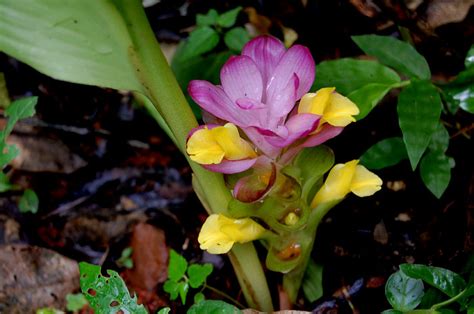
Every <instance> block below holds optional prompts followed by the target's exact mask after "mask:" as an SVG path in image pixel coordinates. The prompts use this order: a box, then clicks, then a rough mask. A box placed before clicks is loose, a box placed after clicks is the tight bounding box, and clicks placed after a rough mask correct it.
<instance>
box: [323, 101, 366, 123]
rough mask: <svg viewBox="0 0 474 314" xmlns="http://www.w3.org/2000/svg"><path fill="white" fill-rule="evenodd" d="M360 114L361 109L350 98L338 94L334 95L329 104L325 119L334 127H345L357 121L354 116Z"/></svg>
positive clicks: (324, 115)
mask: <svg viewBox="0 0 474 314" xmlns="http://www.w3.org/2000/svg"><path fill="white" fill-rule="evenodd" d="M358 114H359V108H358V107H357V105H356V104H354V103H353V102H352V101H351V100H350V99H349V98H347V97H344V96H342V95H341V94H338V93H332V94H331V97H330V100H329V104H328V106H326V110H325V111H324V114H323V119H324V121H326V122H327V123H329V124H330V125H333V126H338V127H344V126H346V125H348V124H349V123H351V122H354V121H355V119H354V118H353V117H352V116H355V115H358Z"/></svg>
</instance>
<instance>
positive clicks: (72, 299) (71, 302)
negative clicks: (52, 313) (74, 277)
mask: <svg viewBox="0 0 474 314" xmlns="http://www.w3.org/2000/svg"><path fill="white" fill-rule="evenodd" d="M87 304H88V302H87V300H86V297H85V296H84V295H83V294H82V293H76V294H71V293H68V294H67V295H66V309H67V310H68V311H71V312H74V311H79V310H80V309H82V308H83V307H84V306H86V305H87Z"/></svg>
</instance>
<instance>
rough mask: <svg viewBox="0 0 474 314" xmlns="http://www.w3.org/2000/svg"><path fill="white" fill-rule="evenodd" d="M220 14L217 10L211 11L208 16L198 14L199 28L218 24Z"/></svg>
mask: <svg viewBox="0 0 474 314" xmlns="http://www.w3.org/2000/svg"><path fill="white" fill-rule="evenodd" d="M218 17H219V14H218V13H217V11H216V10H214V9H210V10H209V11H208V12H207V14H205V15H204V14H197V15H196V24H197V25H198V26H212V25H214V24H216V22H217V18H218Z"/></svg>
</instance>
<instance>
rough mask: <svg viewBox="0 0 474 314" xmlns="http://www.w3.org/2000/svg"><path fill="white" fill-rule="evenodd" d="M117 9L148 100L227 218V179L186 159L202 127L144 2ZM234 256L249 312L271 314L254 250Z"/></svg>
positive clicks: (119, 3)
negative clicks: (267, 313) (189, 140)
mask: <svg viewBox="0 0 474 314" xmlns="http://www.w3.org/2000/svg"><path fill="white" fill-rule="evenodd" d="M114 4H115V6H116V7H117V8H118V9H119V11H120V12H121V14H122V16H123V18H124V20H125V23H126V24H127V26H128V29H129V33H130V38H131V41H132V42H133V46H132V47H129V56H130V59H131V61H132V62H133V64H134V66H135V68H136V73H137V74H136V75H137V77H138V78H139V80H140V82H141V83H142V85H143V88H144V91H145V94H146V96H147V97H148V98H150V100H151V102H152V103H153V105H154V106H155V107H156V109H157V111H158V112H159V113H160V115H161V116H162V117H163V120H164V122H165V123H166V124H167V125H168V127H169V130H170V131H171V133H172V134H173V136H174V141H175V143H176V145H177V146H178V148H179V149H180V151H181V152H183V153H184V155H185V156H186V158H187V160H188V162H189V164H190V166H191V168H192V170H193V172H194V174H195V178H196V182H197V184H199V186H200V187H201V191H202V193H203V194H204V195H202V196H203V197H204V198H205V200H206V201H207V202H208V205H209V207H210V209H211V210H212V212H214V213H226V212H227V206H228V203H229V200H230V199H231V195H230V192H229V190H228V189H227V188H226V186H225V184H224V179H223V176H222V175H221V174H217V173H213V172H209V171H207V170H205V169H204V168H202V167H201V166H200V165H198V164H196V163H194V162H192V161H191V160H190V159H189V157H188V156H187V155H186V153H185V152H186V138H187V136H188V132H189V131H190V130H191V129H192V128H194V127H196V126H197V121H196V118H195V117H194V114H193V112H192V110H191V109H190V107H189V104H188V103H187V101H186V99H185V97H184V95H183V92H182V91H181V88H180V87H179V85H178V83H177V81H176V78H175V76H174V74H173V73H172V71H171V69H170V67H169V65H168V63H167V61H166V59H165V57H164V55H163V53H162V51H161V49H160V46H159V44H158V42H157V41H156V38H155V34H154V33H153V31H152V29H151V27H150V24H149V23H148V20H147V18H146V15H145V12H144V10H143V7H142V4H141V1H138V0H134V1H132V0H116V1H114ZM229 256H230V259H231V262H232V264H233V266H234V270H235V272H236V275H237V278H238V279H239V283H240V284H241V287H242V290H243V293H244V296H245V299H246V300H247V303H248V304H249V306H251V307H254V308H256V309H260V310H264V311H271V310H272V302H271V297H270V291H269V289H268V285H267V282H266V278H265V275H264V272H263V269H262V267H261V265H260V261H259V260H258V257H257V253H256V251H255V248H254V246H253V244H251V243H248V244H245V245H236V246H235V248H234V249H233V250H232V252H231V253H230V254H229Z"/></svg>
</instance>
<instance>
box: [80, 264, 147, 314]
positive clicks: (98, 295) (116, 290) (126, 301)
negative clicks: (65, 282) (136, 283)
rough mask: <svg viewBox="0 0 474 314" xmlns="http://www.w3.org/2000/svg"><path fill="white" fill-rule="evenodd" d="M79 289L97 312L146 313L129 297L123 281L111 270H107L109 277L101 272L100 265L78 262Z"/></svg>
mask: <svg viewBox="0 0 474 314" xmlns="http://www.w3.org/2000/svg"><path fill="white" fill-rule="evenodd" d="M79 271H80V273H81V277H80V278H81V279H80V284H81V290H82V293H83V294H84V296H85V297H86V299H87V301H88V302H89V304H90V306H91V307H92V308H93V309H94V311H95V313H97V314H108V313H116V312H118V311H120V310H121V311H123V312H125V313H134V314H147V311H146V309H145V308H144V307H143V305H141V304H140V305H139V304H137V298H136V296H134V297H131V296H130V293H129V292H128V289H127V286H126V285H125V282H124V281H123V280H122V278H120V276H119V274H117V272H115V271H113V270H107V274H108V275H109V277H106V276H104V275H102V274H101V269H100V266H97V265H92V264H88V263H85V262H81V263H79Z"/></svg>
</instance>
